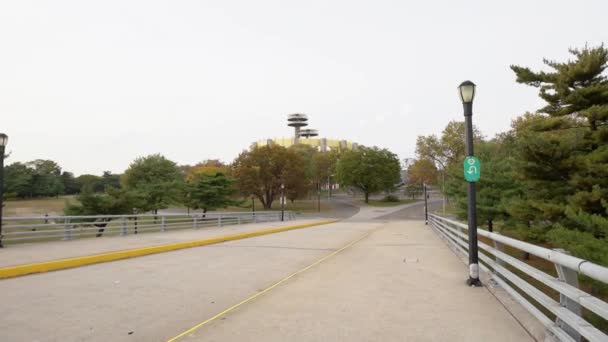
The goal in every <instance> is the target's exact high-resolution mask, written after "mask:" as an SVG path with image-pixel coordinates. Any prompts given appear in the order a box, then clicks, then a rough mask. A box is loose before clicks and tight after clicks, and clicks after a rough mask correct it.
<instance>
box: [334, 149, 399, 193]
mask: <svg viewBox="0 0 608 342" xmlns="http://www.w3.org/2000/svg"><path fill="white" fill-rule="evenodd" d="M400 171H401V167H400V164H399V159H398V158H397V155H396V154H394V153H392V152H390V151H389V150H387V149H379V148H378V147H371V148H369V147H360V148H359V149H357V150H356V151H347V152H344V153H343V154H342V155H341V157H340V160H339V161H338V163H337V166H336V176H337V178H338V181H339V182H340V185H342V186H351V187H354V188H357V189H359V190H361V191H362V192H363V193H364V194H365V203H368V202H369V195H370V194H372V193H375V192H378V191H382V190H385V191H388V190H390V189H392V188H393V187H394V186H395V185H396V184H397V183H399V179H400V177H401V175H400Z"/></svg>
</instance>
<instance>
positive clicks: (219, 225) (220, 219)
mask: <svg viewBox="0 0 608 342" xmlns="http://www.w3.org/2000/svg"><path fill="white" fill-rule="evenodd" d="M217 226H218V227H221V226H222V214H219V216H218V217H217Z"/></svg>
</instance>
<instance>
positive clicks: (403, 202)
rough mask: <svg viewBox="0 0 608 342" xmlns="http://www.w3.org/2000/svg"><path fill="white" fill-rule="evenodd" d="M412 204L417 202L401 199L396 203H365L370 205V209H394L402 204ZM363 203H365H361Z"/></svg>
mask: <svg viewBox="0 0 608 342" xmlns="http://www.w3.org/2000/svg"><path fill="white" fill-rule="evenodd" d="M414 202H418V201H417V200H411V199H402V200H399V201H398V202H389V201H384V200H371V199H370V200H369V202H368V203H367V205H371V206H372V207H394V206H397V205H402V204H409V203H414ZM362 203H365V202H362Z"/></svg>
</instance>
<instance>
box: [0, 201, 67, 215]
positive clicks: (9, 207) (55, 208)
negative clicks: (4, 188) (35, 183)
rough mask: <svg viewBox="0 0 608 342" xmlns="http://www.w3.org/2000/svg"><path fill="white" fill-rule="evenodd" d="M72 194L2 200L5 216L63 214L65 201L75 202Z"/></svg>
mask: <svg viewBox="0 0 608 342" xmlns="http://www.w3.org/2000/svg"><path fill="white" fill-rule="evenodd" d="M75 202H76V199H75V198H74V196H59V198H36V199H24V200H9V201H4V215H5V216H44V214H49V216H55V215H63V208H65V206H66V203H75Z"/></svg>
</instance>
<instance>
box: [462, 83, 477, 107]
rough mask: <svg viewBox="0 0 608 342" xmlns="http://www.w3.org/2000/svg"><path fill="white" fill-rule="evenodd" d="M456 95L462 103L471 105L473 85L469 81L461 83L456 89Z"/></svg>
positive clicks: (473, 92)
mask: <svg viewBox="0 0 608 342" xmlns="http://www.w3.org/2000/svg"><path fill="white" fill-rule="evenodd" d="M458 94H459V95H460V99H461V100H462V102H463V103H471V102H473V99H474V98H475V83H473V82H471V81H465V82H462V84H461V85H460V86H459V87H458Z"/></svg>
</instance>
